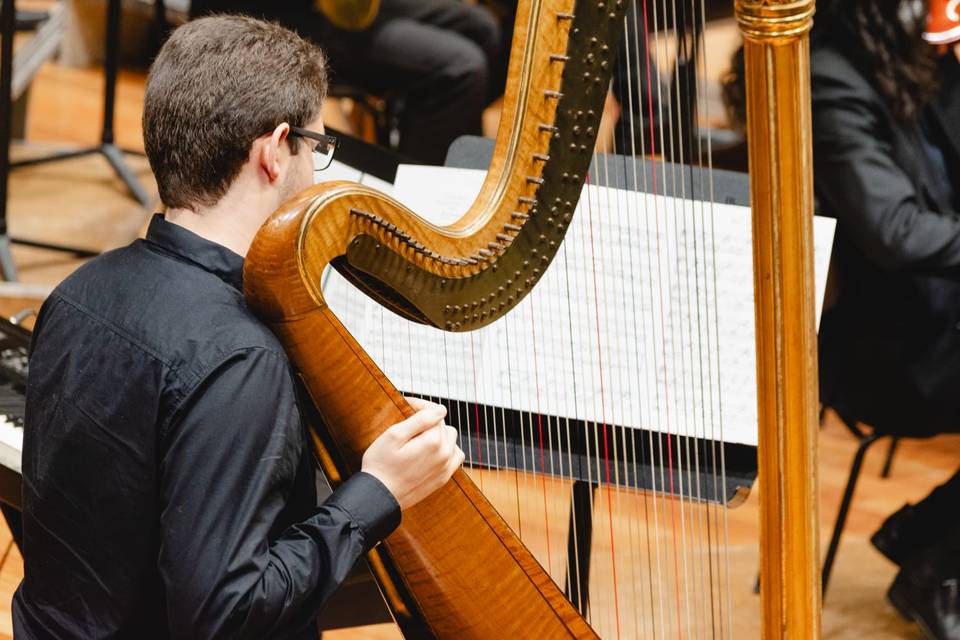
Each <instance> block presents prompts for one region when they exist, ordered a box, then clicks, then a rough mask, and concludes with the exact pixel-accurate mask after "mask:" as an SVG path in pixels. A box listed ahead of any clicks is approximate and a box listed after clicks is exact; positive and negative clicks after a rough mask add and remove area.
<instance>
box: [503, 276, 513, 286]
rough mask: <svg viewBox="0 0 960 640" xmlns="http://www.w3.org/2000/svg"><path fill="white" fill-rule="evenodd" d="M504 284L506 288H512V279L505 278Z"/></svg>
mask: <svg viewBox="0 0 960 640" xmlns="http://www.w3.org/2000/svg"><path fill="white" fill-rule="evenodd" d="M504 284H505V285H506V286H508V287H512V286H513V279H512V278H507V281H506V282H505V283H504Z"/></svg>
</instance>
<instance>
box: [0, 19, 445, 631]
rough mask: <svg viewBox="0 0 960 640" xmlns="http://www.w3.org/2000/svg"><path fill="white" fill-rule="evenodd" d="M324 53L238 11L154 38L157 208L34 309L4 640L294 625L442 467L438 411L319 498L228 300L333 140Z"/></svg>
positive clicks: (397, 433)
mask: <svg viewBox="0 0 960 640" xmlns="http://www.w3.org/2000/svg"><path fill="white" fill-rule="evenodd" d="M325 86H326V67H325V63H324V57H323V55H322V53H321V52H320V51H319V50H318V49H317V48H316V47H314V46H313V45H311V44H310V43H308V42H306V41H304V40H302V39H301V38H300V37H298V36H297V35H296V34H294V33H292V32H290V31H288V30H286V29H284V28H282V27H280V26H278V25H275V24H271V23H265V22H261V21H257V20H254V19H252V18H241V17H218V18H206V19H200V20H196V21H193V22H190V23H188V24H187V25H185V26H183V27H181V28H179V29H178V30H177V31H175V32H174V33H173V35H172V36H171V37H170V39H169V40H168V41H167V43H166V44H165V45H164V47H163V49H162V50H161V52H160V54H159V56H158V57H157V60H156V61H155V62H154V64H153V67H152V68H151V71H150V76H149V78H148V80H147V87H146V96H145V98H144V117H143V125H144V126H143V129H144V141H145V145H146V150H147V156H148V158H149V160H150V166H151V168H152V169H153V172H154V175H155V176H156V178H157V184H158V186H159V190H160V197H161V200H162V201H163V203H164V205H165V208H166V212H165V214H158V215H156V216H155V217H154V219H153V221H152V222H151V224H150V228H149V231H148V232H147V236H146V238H145V239H143V240H138V241H135V242H134V243H133V244H131V245H129V246H127V247H124V248H121V249H118V250H116V251H111V252H109V253H106V254H104V255H102V256H100V257H98V258H97V259H95V260H93V261H91V262H89V263H87V264H86V265H84V266H83V267H81V268H80V269H78V270H77V271H76V272H75V273H74V274H72V275H71V276H70V277H68V278H67V279H66V280H65V281H64V282H63V283H61V284H60V285H59V286H58V287H57V288H56V290H55V291H54V292H53V293H52V294H51V295H50V297H49V299H48V300H47V301H46V302H45V303H44V305H43V307H42V309H41V311H40V314H39V316H38V318H37V324H36V329H35V333H34V341H33V344H32V346H31V360H30V372H29V378H28V382H27V400H26V424H25V429H24V431H25V440H24V449H23V505H24V512H23V526H24V530H23V533H24V547H23V552H24V560H25V565H24V579H23V582H22V583H21V585H20V587H19V588H18V589H17V592H16V594H15V595H14V598H13V603H12V610H13V629H14V635H15V636H16V637H17V638H18V639H22V640H31V639H33V638H57V639H67V638H138V639H140V638H255V639H262V638H316V637H317V631H316V625H315V619H316V616H317V613H318V612H319V610H320V608H321V607H322V606H323V604H324V602H325V600H326V599H327V598H328V597H329V596H330V595H331V593H333V591H334V590H335V589H336V588H337V586H338V585H339V584H340V583H341V582H342V581H343V579H344V578H345V577H346V574H347V572H348V571H349V570H350V569H351V567H352V566H353V565H354V563H355V562H356V561H357V559H358V558H359V557H360V556H361V555H362V554H363V553H364V552H366V551H367V550H369V549H370V548H372V547H373V546H374V545H376V544H377V543H378V542H380V540H382V539H383V538H384V537H385V536H387V535H388V534H389V533H390V532H391V531H393V529H394V528H396V527H397V526H398V524H399V522H400V518H401V510H403V509H407V508H408V507H410V506H412V505H414V504H416V503H417V502H419V501H420V500H422V499H423V498H424V497H426V496H427V495H429V494H430V493H432V492H433V491H434V490H436V489H438V488H439V487H441V486H442V485H443V484H445V483H446V482H447V481H448V480H449V478H450V476H451V475H452V473H453V472H454V471H455V470H456V469H457V468H458V467H459V466H460V464H461V463H462V462H463V452H462V451H461V450H460V449H459V447H458V446H457V444H456V437H457V435H456V430H455V429H453V428H452V427H448V426H446V425H444V424H443V417H444V415H445V411H444V409H443V407H441V406H439V405H433V404H430V403H426V402H422V401H417V400H413V399H411V400H410V403H411V405H412V406H413V407H414V408H415V409H418V410H417V412H416V413H415V414H414V415H413V416H411V417H410V418H408V419H407V420H404V421H403V422H401V423H399V424H397V425H393V426H390V425H381V426H382V427H384V428H386V431H385V432H384V433H383V435H381V436H380V437H379V438H377V439H376V440H375V441H374V442H373V443H372V444H371V445H370V447H369V448H368V449H367V451H366V452H365V453H364V455H363V461H362V465H361V471H360V472H358V473H356V474H354V475H353V476H351V477H350V478H349V479H347V480H346V481H345V482H344V483H343V484H341V485H340V486H339V487H338V488H337V489H336V490H335V491H334V492H333V494H332V495H331V496H329V497H328V498H327V499H326V500H324V501H323V502H322V503H321V504H318V503H317V494H316V484H315V483H316V472H317V470H316V464H315V462H314V460H313V457H312V449H311V446H310V444H309V439H308V437H307V433H306V425H305V424H304V422H303V421H302V420H301V414H300V410H299V404H298V393H297V386H296V384H295V382H294V380H295V378H294V373H293V371H292V369H291V365H290V363H289V361H288V359H287V356H286V354H285V353H284V351H283V348H282V346H281V344H280V343H279V341H278V340H277V338H276V337H275V336H274V335H273V334H272V333H271V332H270V330H269V329H268V328H267V327H266V326H265V325H264V324H262V323H261V322H260V321H259V320H258V319H257V318H256V317H255V316H254V315H253V314H252V313H251V311H250V310H249V309H247V307H246V305H245V304H244V297H243V282H242V276H243V261H244V258H243V256H244V255H245V254H246V252H247V250H248V248H249V247H250V244H251V242H252V241H253V238H254V236H255V235H256V232H257V230H258V229H259V228H260V227H261V226H262V224H263V223H264V222H265V221H266V219H267V217H268V216H269V215H270V214H271V213H272V212H273V211H274V210H275V209H276V208H277V207H278V206H279V205H280V204H281V203H282V202H284V201H286V200H287V199H288V198H290V197H291V196H293V195H294V194H296V193H297V192H298V191H300V190H302V189H304V188H306V187H309V186H311V185H312V184H313V182H314V171H315V169H316V168H322V167H323V166H325V163H329V160H330V157H331V154H332V151H333V149H334V148H335V145H334V144H333V143H332V141H331V140H330V139H329V137H327V136H326V134H324V132H323V123H322V121H321V119H320V116H319V114H320V108H321V103H322V101H323V97H324V91H325Z"/></svg>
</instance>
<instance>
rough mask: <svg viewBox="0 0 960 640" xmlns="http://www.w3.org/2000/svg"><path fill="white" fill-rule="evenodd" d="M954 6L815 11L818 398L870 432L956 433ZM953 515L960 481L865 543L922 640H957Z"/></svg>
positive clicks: (958, 140)
mask: <svg viewBox="0 0 960 640" xmlns="http://www.w3.org/2000/svg"><path fill="white" fill-rule="evenodd" d="M958 5H960V2H958V0H931V4H930V5H929V7H927V5H925V4H924V3H917V2H913V1H912V0H829V1H825V2H821V3H818V7H817V20H816V24H815V27H814V33H813V35H812V42H811V51H812V54H811V71H812V98H813V146H814V176H815V189H816V194H817V197H818V200H819V203H820V206H821V209H822V211H823V212H824V213H826V214H828V215H832V216H835V217H836V218H837V220H838V226H837V236H836V243H835V247H834V256H833V259H834V263H833V273H834V275H835V277H836V281H837V286H838V302H837V304H836V306H834V307H833V308H832V309H830V310H828V311H826V312H825V313H824V316H823V320H822V323H821V328H820V384H821V399H822V401H823V404H824V405H826V406H830V407H833V408H835V409H837V410H838V412H839V413H840V415H841V416H844V415H846V416H852V417H854V418H855V419H858V420H862V421H863V422H864V423H867V424H870V425H872V426H873V427H874V428H875V429H877V430H878V431H879V432H881V433H891V434H896V435H904V436H920V437H922V436H928V435H932V434H936V433H943V432H957V431H960V60H958V54H960V48H958V45H957V44H956V42H957V41H958V40H960V16H958V14H957V11H958ZM918 9H919V10H918ZM958 505H960V474H958V475H955V476H954V477H953V478H952V479H951V480H949V481H948V482H947V483H946V484H944V485H943V486H941V487H939V488H938V489H936V490H935V491H934V492H933V493H932V494H931V495H930V496H929V497H928V498H927V499H925V500H923V501H921V502H919V503H917V504H915V505H907V506H906V507H904V508H903V509H901V510H900V511H898V512H897V513H896V514H894V515H893V516H891V517H890V518H889V519H888V520H887V521H886V522H885V523H884V526H883V527H882V528H881V529H880V530H879V531H878V532H877V533H876V534H875V535H874V537H873V542H874V544H875V545H876V546H877V548H878V549H880V550H881V551H882V552H883V553H884V554H885V555H886V556H887V557H888V558H890V559H891V560H893V561H894V562H896V563H897V564H898V565H899V566H900V567H901V571H900V573H899V574H898V576H897V578H896V580H895V581H894V583H893V585H892V587H891V589H890V592H889V598H890V600H891V602H892V603H893V604H894V605H895V606H896V607H897V609H899V610H900V612H901V613H903V614H904V615H905V616H907V617H908V618H911V619H914V620H916V621H917V622H919V623H920V626H921V628H922V629H923V630H924V631H925V632H926V633H927V635H928V637H930V638H938V639H942V638H951V639H960V589H958V587H957V584H958V580H960V549H958V541H960V508H958Z"/></svg>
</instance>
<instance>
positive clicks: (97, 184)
mask: <svg viewBox="0 0 960 640" xmlns="http://www.w3.org/2000/svg"><path fill="white" fill-rule="evenodd" d="M143 79H144V75H143V73H139V72H127V73H124V74H123V75H122V77H121V81H120V87H119V94H118V128H117V139H118V141H119V142H120V144H121V145H123V146H126V147H129V148H132V149H140V148H142V140H141V137H140V132H139V110H140V102H141V100H142V96H143ZM100 82H101V79H100V75H99V74H98V73H97V72H95V71H77V70H66V69H61V68H58V67H53V66H51V67H47V68H45V69H44V70H43V71H42V72H41V74H40V76H39V78H38V80H37V82H36V84H35V86H34V92H33V100H32V103H31V107H30V118H29V122H28V138H29V140H30V142H31V144H30V145H29V146H28V147H24V146H18V147H17V148H16V149H15V150H14V152H15V154H16V156H17V157H26V156H28V155H33V154H36V153H41V152H43V151H46V150H49V149H50V148H54V147H56V148H59V147H62V146H63V145H88V144H93V143H95V142H96V140H97V138H98V135H99V125H98V122H99V113H100V107H99V93H100V88H101V86H100ZM130 163H131V165H132V166H133V167H134V168H135V169H136V170H137V171H138V174H139V175H140V176H141V178H142V179H143V181H144V184H149V185H150V189H151V190H154V191H155V186H154V185H153V184H152V182H151V177H150V174H149V170H148V167H147V166H146V162H145V161H144V160H143V158H141V157H137V156H131V157H130ZM150 213H151V212H150V210H145V209H142V208H141V207H139V206H138V205H137V204H136V203H135V202H134V201H133V200H131V199H130V198H129V197H128V195H127V194H126V192H125V190H124V188H123V187H122V185H121V184H120V183H119V181H118V180H116V179H115V177H114V176H113V174H112V172H111V171H110V169H109V166H108V165H107V164H106V162H105V161H104V160H103V159H102V158H99V157H96V156H92V157H89V158H85V159H81V160H72V161H68V162H63V163H57V164H50V165H43V166H40V167H36V168H30V169H20V170H17V171H16V172H15V173H14V174H13V179H12V182H11V208H10V229H11V232H12V233H13V235H16V236H23V237H30V238H33V239H38V240H43V241H48V242H63V243H71V244H79V245H82V246H85V247H92V248H97V249H108V248H111V247H115V246H120V245H123V244H125V243H127V242H129V241H130V240H131V239H133V238H134V237H136V236H137V234H138V233H140V232H141V230H142V228H143V226H144V223H145V222H146V220H147V219H148V217H149V215H150ZM14 257H15V260H16V262H17V266H18V267H19V269H20V275H21V279H22V280H23V281H25V282H31V283H41V284H50V285H53V284H56V283H57V282H58V281H59V280H61V279H62V278H63V277H64V276H66V275H67V274H68V273H70V272H71V271H72V270H73V269H75V268H76V267H77V266H78V265H79V264H81V261H79V260H77V259H75V258H73V257H71V256H70V255H67V254H62V253H56V252H49V251H43V250H37V249H28V248H23V247H16V248H15V249H14ZM0 312H3V313H6V312H7V310H5V309H4V310H0ZM820 449H821V451H820V454H821V455H820V458H821V466H820V484H821V497H822V501H821V514H820V519H821V523H822V527H821V539H822V540H824V541H826V539H827V537H828V536H829V529H830V526H831V524H832V522H833V519H834V517H835V515H836V509H837V504H838V502H839V498H840V495H841V493H842V491H843V486H844V483H845V481H846V474H847V472H848V470H849V466H850V462H851V458H852V455H853V450H854V441H853V438H852V437H851V436H849V435H848V434H847V432H846V431H845V430H844V429H843V428H842V427H840V426H839V425H838V423H837V422H836V421H835V420H834V419H833V418H828V420H827V424H826V426H825V427H824V429H823V432H822V438H821V443H820ZM882 456H883V451H882V445H878V447H877V449H876V450H875V451H873V452H871V454H870V455H869V456H868V457H867V460H866V464H865V468H864V472H863V476H862V480H861V483H860V485H859V487H858V493H857V497H856V499H855V501H854V506H853V510H852V511H851V513H850V518H849V522H848V525H847V532H846V534H845V535H844V538H843V542H842V545H841V548H840V553H839V556H838V559H837V564H836V567H835V571H834V577H833V581H832V584H831V587H830V591H829V593H828V594H827V596H826V598H825V603H824V613H823V620H824V637H825V638H830V639H848V638H849V639H854V638H856V639H858V640H859V639H861V638H872V639H885V638H890V639H892V638H919V637H920V635H919V633H918V631H917V630H916V629H915V627H914V626H913V625H910V624H907V623H905V622H903V621H902V620H901V619H899V618H898V617H897V615H896V614H895V613H894V611H893V610H892V609H891V607H890V606H889V605H888V604H887V603H886V602H885V599H884V593H885V590H886V588H887V586H888V585H889V583H890V581H891V580H892V579H893V576H894V567H893V566H892V565H891V564H890V563H889V562H887V561H885V560H884V559H883V558H882V557H881V556H880V555H879V554H878V553H876V552H875V551H874V550H873V549H872V548H871V547H870V545H869V543H868V538H869V535H870V534H871V533H872V532H873V531H874V530H875V529H876V527H877V526H878V525H879V524H880V523H881V522H882V521H883V519H884V517H885V516H886V515H888V514H889V513H891V512H893V511H895V510H896V509H897V508H899V507H900V506H901V505H902V504H904V503H905V502H909V501H915V500H917V499H919V498H921V497H923V496H924V495H925V494H926V493H927V492H928V491H929V490H930V489H931V488H932V487H933V486H935V485H936V484H938V483H939V482H942V481H943V480H945V479H946V478H947V477H949V476H950V475H951V474H952V473H953V472H954V470H955V469H956V468H957V467H958V466H960V437H953V436H951V437H938V438H935V439H932V440H928V441H907V442H904V443H903V444H902V445H901V448H900V450H899V452H898V454H897V457H896V460H895V463H894V468H893V473H892V476H891V477H890V478H889V479H881V478H880V477H879V469H880V464H881V461H882ZM728 517H729V523H730V530H731V546H730V551H731V556H730V557H731V570H730V584H731V594H730V596H731V601H732V603H733V613H732V626H733V631H734V636H735V637H742V638H753V637H757V635H758V629H759V602H758V599H757V597H756V596H754V595H753V593H752V587H753V582H754V578H755V576H756V571H757V552H756V546H755V540H756V534H757V518H758V513H757V490H756V489H755V490H754V491H753V493H752V495H751V496H750V498H749V499H748V500H747V502H746V503H745V504H743V505H742V506H740V507H738V508H737V509H734V510H731V511H729V513H728ZM536 535H542V532H541V533H538V534H536ZM525 537H526V538H527V540H526V542H527V543H528V545H529V546H530V547H531V548H536V547H537V546H538V545H540V544H541V543H542V540H540V539H536V536H533V537H531V534H530V532H529V531H528V532H527V534H526V536H525ZM9 542H10V538H9V533H8V532H7V531H6V530H2V531H0V562H2V564H0V637H9V636H10V635H11V621H10V613H9V602H10V597H11V595H12V593H13V591H14V590H15V588H16V586H17V584H18V583H19V581H20V579H21V577H22V575H23V563H22V559H21V557H20V556H19V554H18V553H17V551H16V550H15V549H13V548H11V545H10V544H9ZM325 637H331V638H340V639H356V638H397V637H399V634H398V633H397V631H396V628H395V627H394V626H393V625H380V626H377V627H367V628H363V629H353V630H345V631H340V632H336V633H329V634H325ZM624 637H628V636H626V635H625V636H624Z"/></svg>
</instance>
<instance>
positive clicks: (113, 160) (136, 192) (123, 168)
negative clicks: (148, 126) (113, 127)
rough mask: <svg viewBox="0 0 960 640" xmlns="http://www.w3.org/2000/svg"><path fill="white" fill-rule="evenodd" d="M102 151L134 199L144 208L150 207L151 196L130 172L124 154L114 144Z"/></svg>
mask: <svg viewBox="0 0 960 640" xmlns="http://www.w3.org/2000/svg"><path fill="white" fill-rule="evenodd" d="M100 151H101V152H103V155H104V156H106V158H107V160H108V161H109V162H110V166H112V167H113V170H114V171H116V172H117V175H119V176H120V179H121V180H123V181H124V183H126V185H127V188H128V189H130V193H132V194H133V197H134V198H136V199H137V201H138V202H139V203H140V204H142V205H143V206H144V207H149V206H150V203H151V198H150V195H149V194H147V192H146V190H145V189H144V188H143V185H141V184H140V181H139V180H137V176H135V175H134V174H133V171H131V170H130V167H129V166H127V161H126V158H124V157H123V152H122V151H121V150H120V149H119V148H117V147H116V146H114V145H112V144H105V145H103V147H101V148H100Z"/></svg>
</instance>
